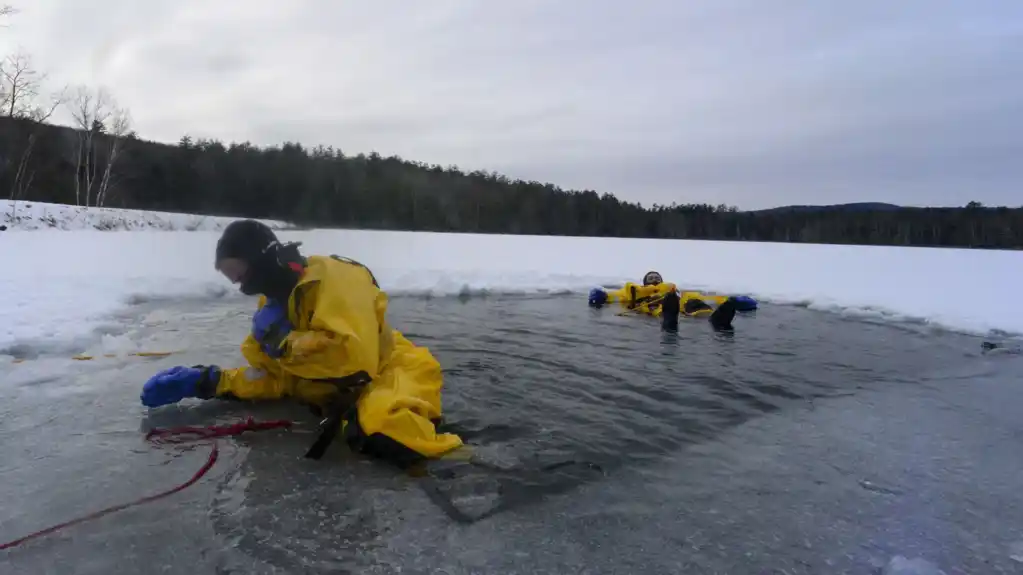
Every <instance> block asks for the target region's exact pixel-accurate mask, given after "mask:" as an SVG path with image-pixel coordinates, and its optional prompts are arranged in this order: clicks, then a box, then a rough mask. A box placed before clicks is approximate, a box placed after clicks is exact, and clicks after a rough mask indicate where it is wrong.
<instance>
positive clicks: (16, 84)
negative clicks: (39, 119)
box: [0, 52, 46, 118]
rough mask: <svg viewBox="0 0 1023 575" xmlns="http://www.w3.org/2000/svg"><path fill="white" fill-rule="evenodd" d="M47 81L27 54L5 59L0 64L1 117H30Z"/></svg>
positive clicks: (22, 53)
mask: <svg viewBox="0 0 1023 575" xmlns="http://www.w3.org/2000/svg"><path fill="white" fill-rule="evenodd" d="M45 80H46V74H41V73H40V72H39V71H38V70H36V69H35V67H34V66H33V65H32V57H31V56H29V55H28V54H27V53H25V52H17V53H15V54H12V55H10V56H7V57H6V58H4V59H3V61H2V62H0V115H2V116H7V117H8V118H27V117H30V116H31V115H32V114H33V113H34V112H35V103H36V98H38V97H39V90H40V87H41V86H42V84H43V82H44V81H45Z"/></svg>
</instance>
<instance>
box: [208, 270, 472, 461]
mask: <svg viewBox="0 0 1023 575" xmlns="http://www.w3.org/2000/svg"><path fill="white" fill-rule="evenodd" d="M265 303H266V300H265V298H263V297H260V299H259V307H260V308H261V307H263V305H265ZM387 303H388V299H387V294H385V293H384V292H383V291H382V290H381V289H380V288H379V286H378V285H377V284H376V280H375V278H374V277H373V274H372V273H371V272H370V271H369V269H367V268H366V267H365V266H363V265H361V264H359V263H356V262H353V261H351V260H346V259H343V258H337V257H325V256H309V257H308V258H307V267H306V268H305V271H304V274H303V276H302V278H301V280H300V281H299V283H298V285H297V286H296V287H295V289H294V290H292V293H291V297H290V298H289V299H288V318H289V320H290V321H291V325H292V326H293V329H292V331H291V333H290V334H288V336H287V338H286V339H285V342H284V345H283V349H284V353H283V355H282V356H281V357H280V358H279V359H274V358H271V357H270V356H268V355H266V354H265V353H264V352H263V350H262V349H260V346H259V343H258V342H257V341H256V340H255V338H253V336H252V334H249V335H248V336H247V337H246V338H245V341H244V342H243V343H242V346H241V351H242V354H243V355H244V356H245V358H246V360H248V363H249V365H248V366H245V367H239V368H235V369H228V370H224V371H223V372H222V375H221V377H220V380H219V382H218V384H217V389H216V395H217V396H218V397H236V398H239V399H252V400H259V399H278V398H286V397H290V398H296V399H298V400H300V401H303V402H305V403H309V404H312V405H316V406H319V407H321V408H326V407H327V406H328V405H329V404H330V403H331V402H333V401H336V400H337V399H338V398H339V397H341V396H344V395H345V394H346V393H350V394H351V395H352V397H353V398H354V399H355V403H356V407H357V414H358V416H357V421H355V422H352V421H345V422H344V425H345V426H346V427H351V424H352V423H355V424H356V427H357V429H345V436H346V437H347V438H349V440H350V441H351V438H353V437H357V438H358V439H359V443H365V441H366V440H367V439H368V440H369V444H370V445H373V444H374V443H375V444H376V445H378V446H379V445H385V447H384V449H383V450H384V451H388V450H393V449H395V448H397V449H406V450H411V451H412V452H415V454H418V455H419V456H422V457H439V456H441V455H443V454H445V453H447V452H449V451H451V450H453V449H456V448H458V447H460V446H461V445H462V441H461V439H460V438H459V437H458V436H457V435H453V434H450V433H437V431H436V428H435V423H434V422H435V421H437V420H439V419H440V417H441V397H440V396H441V387H442V386H443V376H442V373H441V366H440V363H439V362H438V361H437V360H436V359H435V358H434V357H433V354H431V353H430V351H429V350H428V349H427V348H425V347H417V346H415V345H414V344H413V343H412V342H410V341H409V340H407V339H406V338H405V337H404V336H403V335H402V334H401V332H399V331H398V330H396V329H393V328H391V326H390V325H389V324H388V322H387V318H386V315H387ZM360 371H361V372H365V374H366V375H368V376H369V379H370V381H369V383H368V384H367V385H365V387H362V388H361V389H360V388H359V387H355V388H347V387H348V382H347V381H346V380H344V378H346V377H349V376H352V375H353V374H356V373H358V372H360ZM349 379H350V378H349ZM346 388H347V389H346ZM377 451H379V449H378V450H377Z"/></svg>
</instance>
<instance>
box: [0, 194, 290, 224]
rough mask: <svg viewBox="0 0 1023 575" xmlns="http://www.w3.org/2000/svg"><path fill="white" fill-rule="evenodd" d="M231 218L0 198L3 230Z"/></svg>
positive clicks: (209, 221)
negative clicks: (13, 200) (4, 228)
mask: <svg viewBox="0 0 1023 575" xmlns="http://www.w3.org/2000/svg"><path fill="white" fill-rule="evenodd" d="M233 220H234V218H222V217H215V216H197V215H192V214H176V213H172V212H152V211H146V210H120V209H116V208H86V207H82V206H69V205H65V204H47V203H43V202H12V201H10V200H0V227H6V228H7V230H6V231H35V230H43V229H56V230H64V231H68V230H165V231H190V232H191V231H200V230H202V231H214V230H221V229H223V228H224V226H226V225H227V224H229V223H230V222H231V221H233ZM263 221H264V222H265V223H266V224H267V225H269V226H270V227H272V228H274V229H287V228H289V227H293V226H289V225H288V224H285V223H284V222H277V221H273V220H263Z"/></svg>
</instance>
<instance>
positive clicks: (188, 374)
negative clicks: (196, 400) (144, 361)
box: [139, 365, 220, 407]
mask: <svg viewBox="0 0 1023 575" xmlns="http://www.w3.org/2000/svg"><path fill="white" fill-rule="evenodd" d="M219 382H220V368H218V367H216V366H209V367H203V366H196V367H185V366H182V365H179V366H177V367H172V368H170V369H165V370H163V371H161V372H159V373H157V374H156V375H154V376H153V377H150V378H149V380H148V381H146V383H145V384H144V385H143V386H142V393H141V394H139V399H140V400H142V405H145V406H146V407H160V406H161V405H167V404H170V403H177V402H179V401H181V400H182V399H184V398H186V397H201V398H204V399H206V398H209V397H212V396H213V395H214V393H215V392H216V385H217V383H219Z"/></svg>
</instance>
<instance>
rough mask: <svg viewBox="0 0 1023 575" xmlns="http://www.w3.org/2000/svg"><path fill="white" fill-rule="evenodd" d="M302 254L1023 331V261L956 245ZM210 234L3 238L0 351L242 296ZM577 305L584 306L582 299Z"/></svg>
mask: <svg viewBox="0 0 1023 575" xmlns="http://www.w3.org/2000/svg"><path fill="white" fill-rule="evenodd" d="M280 235H281V237H282V238H284V239H287V240H300V241H302V242H304V247H303V249H304V250H305V252H306V253H320V254H331V253H335V254H339V255H345V256H348V257H351V258H354V259H356V260H359V261H361V262H362V263H364V264H366V265H368V266H370V267H371V268H372V269H373V271H374V273H375V274H376V275H377V276H378V279H379V280H380V282H381V284H382V286H383V287H384V288H385V289H387V290H388V291H389V292H390V293H392V294H432V295H458V294H480V293H484V294H486V293H490V294H542V293H579V294H584V293H585V292H586V291H587V290H588V289H589V288H590V287H592V286H594V285H598V284H600V285H621V283H622V282H624V281H626V280H634V281H638V280H639V279H640V278H641V277H642V276H643V274H644V273H645V272H646V271H648V270H651V269H656V270H658V271H660V272H661V273H662V274H663V275H664V277H665V278H666V279H668V280H669V281H674V282H676V283H679V284H680V285H681V286H683V287H689V288H694V289H703V290H707V291H712V292H718V293H746V294H751V295H753V296H754V297H757V298H759V299H761V301H765V302H769V303H770V302H773V303H794V304H800V305H808V306H811V307H815V308H820V309H828V310H834V311H839V312H844V313H857V314H861V313H867V314H876V315H880V316H884V317H893V318H897V319H910V320H915V321H920V322H925V323H934V324H938V325H942V326H946V327H950V328H953V329H960V330H967V331H974V332H979V333H986V332H988V331H989V330H1000V331H1002V332H1007V333H1009V334H1018V333H1023V308H1021V307H1020V306H1017V305H1016V304H1015V299H1014V298H1015V297H1017V296H1018V294H1020V293H1023V274H1021V273H1020V270H1021V269H1023V253H1021V252H1008V251H979V250H954V249H913V248H890V247H862V246H827V245H798V244H773V243H746V242H701V241H670V240H642V239H604V238H558V237H537V236H497V235H493V236H483V235H458V234H426V233H415V234H414V233H403V232H373V231H353V230H339V231H326V230H314V231H283V232H281V233H280ZM217 238H218V233H216V232H202V231H198V232H192V233H183V232H161V231H148V232H120V231H109V232H99V231H80V232H75V233H66V232H53V231H37V232H32V233H7V232H0V269H2V270H3V273H2V274H0V350H2V349H5V348H7V349H9V348H10V346H12V345H14V344H17V343H22V344H26V342H31V343H32V344H33V345H35V344H38V343H52V342H55V341H63V342H67V341H73V340H74V338H77V337H82V336H87V335H90V334H91V333H92V330H94V329H95V328H96V327H97V326H101V325H103V323H104V322H105V321H108V319H107V318H108V317H109V314H111V313H113V312H116V311H117V310H119V309H121V308H123V306H124V305H125V303H131V302H138V301H144V300H146V299H152V298H160V297H190V296H197V297H242V296H240V295H239V294H237V291H236V290H235V288H234V286H232V285H230V284H229V283H228V282H227V281H226V280H225V279H224V278H222V277H221V276H220V275H219V274H218V273H217V272H216V271H215V270H214V269H213V251H214V245H215V243H216V240H217ZM569 305H579V306H584V305H586V303H585V301H584V298H583V297H579V298H578V300H577V301H576V302H575V303H571V304H569Z"/></svg>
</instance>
